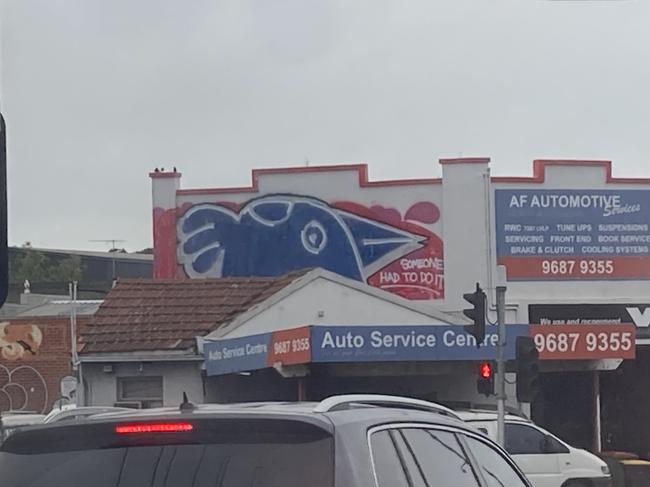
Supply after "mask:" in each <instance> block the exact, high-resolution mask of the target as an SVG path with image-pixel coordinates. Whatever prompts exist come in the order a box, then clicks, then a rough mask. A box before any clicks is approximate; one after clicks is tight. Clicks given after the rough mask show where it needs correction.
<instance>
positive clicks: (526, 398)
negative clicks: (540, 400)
mask: <svg viewBox="0 0 650 487" xmlns="http://www.w3.org/2000/svg"><path fill="white" fill-rule="evenodd" d="M538 392H539V352H538V351H537V347H536V346H535V340H533V338H532V337H529V336H520V337H517V401H519V402H533V400H534V399H535V396H537V394H538Z"/></svg>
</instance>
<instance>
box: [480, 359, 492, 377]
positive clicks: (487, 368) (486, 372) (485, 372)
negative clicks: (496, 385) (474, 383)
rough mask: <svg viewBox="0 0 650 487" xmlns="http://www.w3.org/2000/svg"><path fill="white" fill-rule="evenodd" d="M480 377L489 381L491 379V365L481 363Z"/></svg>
mask: <svg viewBox="0 0 650 487" xmlns="http://www.w3.org/2000/svg"><path fill="white" fill-rule="evenodd" d="M479 373H480V374H481V377H482V378H484V379H489V378H490V377H492V365H490V363H489V362H483V363H482V364H481V367H480V372H479Z"/></svg>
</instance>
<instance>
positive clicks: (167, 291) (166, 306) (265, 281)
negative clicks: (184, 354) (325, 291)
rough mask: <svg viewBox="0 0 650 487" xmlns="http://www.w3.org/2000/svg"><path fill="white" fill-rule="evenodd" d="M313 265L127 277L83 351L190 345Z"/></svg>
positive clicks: (89, 327) (109, 297) (84, 338)
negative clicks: (264, 272)
mask: <svg viewBox="0 0 650 487" xmlns="http://www.w3.org/2000/svg"><path fill="white" fill-rule="evenodd" d="M307 272H308V271H306V270H305V271H297V272H293V273H291V274H287V275H285V276H282V277H252V278H222V279H194V280H168V279H156V280H153V279H124V280H120V281H119V282H118V283H117V285H116V286H115V287H114V288H113V289H112V290H111V291H110V292H109V293H108V295H107V296H106V298H105V300H104V302H103V304H102V305H101V306H100V307H99V310H98V311H97V313H95V316H94V317H93V319H92V320H91V322H90V323H89V324H88V325H87V327H86V329H85V330H84V334H83V336H82V341H83V345H82V353H83V354H95V353H107V352H135V351H158V350H187V349H190V348H191V347H192V345H193V344H194V339H195V337H196V336H203V335H206V334H207V333H210V332H211V331H214V330H215V329H217V328H218V327H219V326H221V325H223V324H226V323H229V322H230V321H232V320H233V319H235V318H236V317H237V316H239V315H240V314H242V313H244V312H245V311H247V310H248V309H250V308H251V307H252V306H254V305H255V304H258V303H261V302H262V301H264V300H266V299H267V298H269V297H270V296H272V295H273V294H275V293H277V292H278V291H280V290H281V289H283V288H285V287H286V286H288V285H289V284H290V283H291V282H292V281H294V280H296V279H297V278H298V277H301V276H302V275H304V274H306V273H307Z"/></svg>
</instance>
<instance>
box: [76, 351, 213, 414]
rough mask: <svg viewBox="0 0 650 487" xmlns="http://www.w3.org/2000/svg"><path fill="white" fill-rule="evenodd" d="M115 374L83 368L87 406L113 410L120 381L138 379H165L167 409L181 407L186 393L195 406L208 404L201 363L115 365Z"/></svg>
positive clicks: (97, 367) (98, 368)
mask: <svg viewBox="0 0 650 487" xmlns="http://www.w3.org/2000/svg"><path fill="white" fill-rule="evenodd" d="M112 365H113V372H110V373H106V372H104V371H103V367H104V364H94V363H93V364H87V363H86V364H83V366H82V368H83V378H84V382H85V383H86V405H88V406H112V405H113V404H114V403H115V401H117V378H118V377H134V376H162V378H163V394H164V396H163V402H164V406H176V405H179V404H180V403H181V401H182V399H183V392H184V391H185V392H187V395H188V398H189V400H190V401H191V402H193V403H195V404H200V403H203V402H204V396H203V379H202V377H201V363H200V362H167V363H152V362H149V363H144V364H143V367H142V371H140V370H139V367H140V364H139V363H132V362H127V363H114V364H112Z"/></svg>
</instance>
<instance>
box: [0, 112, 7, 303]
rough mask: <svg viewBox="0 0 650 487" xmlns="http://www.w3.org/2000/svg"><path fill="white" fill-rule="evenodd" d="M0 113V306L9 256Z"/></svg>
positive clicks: (4, 147) (4, 142)
mask: <svg viewBox="0 0 650 487" xmlns="http://www.w3.org/2000/svg"><path fill="white" fill-rule="evenodd" d="M5 132H6V131H5V119H4V117H3V116H2V114H1V113H0V306H2V305H3V304H4V303H5V301H6V300H7V290H8V287H9V257H8V256H7V135H6V133H5Z"/></svg>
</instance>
